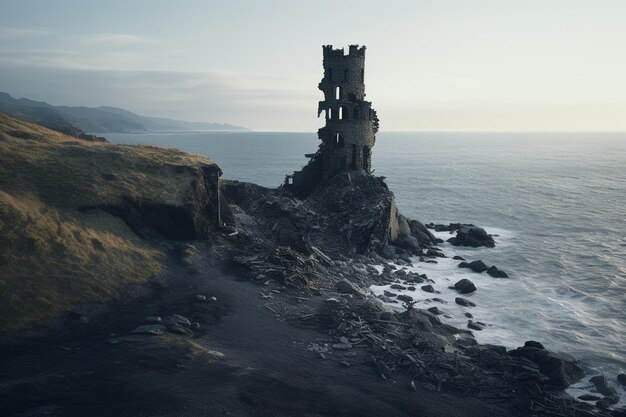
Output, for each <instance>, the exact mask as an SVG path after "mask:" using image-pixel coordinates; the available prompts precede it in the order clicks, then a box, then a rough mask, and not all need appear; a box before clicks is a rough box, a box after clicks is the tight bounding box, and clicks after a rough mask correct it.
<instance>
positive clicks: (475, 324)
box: [467, 320, 485, 330]
mask: <svg viewBox="0 0 626 417" xmlns="http://www.w3.org/2000/svg"><path fill="white" fill-rule="evenodd" d="M467 328H468V329H472V330H483V329H484V328H485V323H481V322H480V321H472V320H468V321H467Z"/></svg>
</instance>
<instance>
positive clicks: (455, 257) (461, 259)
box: [452, 255, 465, 261]
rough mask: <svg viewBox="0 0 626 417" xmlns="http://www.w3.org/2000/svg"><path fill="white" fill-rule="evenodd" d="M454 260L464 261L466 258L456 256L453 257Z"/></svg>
mask: <svg viewBox="0 0 626 417" xmlns="http://www.w3.org/2000/svg"><path fill="white" fill-rule="evenodd" d="M452 259H454V260H455V261H464V260H465V258H464V257H462V256H459V255H455V256H453V257H452Z"/></svg>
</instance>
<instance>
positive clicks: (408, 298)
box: [398, 294, 413, 303]
mask: <svg viewBox="0 0 626 417" xmlns="http://www.w3.org/2000/svg"><path fill="white" fill-rule="evenodd" d="M398 301H402V302H404V303H410V302H412V301H413V297H411V296H410V295H406V294H400V295H399V296H398Z"/></svg>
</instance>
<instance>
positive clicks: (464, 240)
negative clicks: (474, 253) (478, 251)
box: [448, 225, 496, 248]
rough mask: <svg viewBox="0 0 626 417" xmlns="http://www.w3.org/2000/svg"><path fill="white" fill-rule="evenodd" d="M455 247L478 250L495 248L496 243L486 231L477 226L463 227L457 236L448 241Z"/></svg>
mask: <svg viewBox="0 0 626 417" xmlns="http://www.w3.org/2000/svg"><path fill="white" fill-rule="evenodd" d="M448 242H450V244H452V245H453V246H471V247H474V248H478V247H481V246H485V247H488V248H495V246H496V242H495V241H494V240H493V237H492V236H491V235H490V234H488V233H487V232H486V231H485V229H482V228H480V227H475V226H466V225H462V226H461V227H460V228H459V229H458V230H457V232H456V236H455V237H452V238H450V239H448Z"/></svg>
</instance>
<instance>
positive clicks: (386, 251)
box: [380, 245, 396, 259]
mask: <svg viewBox="0 0 626 417" xmlns="http://www.w3.org/2000/svg"><path fill="white" fill-rule="evenodd" d="M380 256H382V257H383V258H385V259H393V258H395V256H396V251H395V250H394V248H393V246H389V245H385V246H383V247H382V249H381V250H380Z"/></svg>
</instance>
